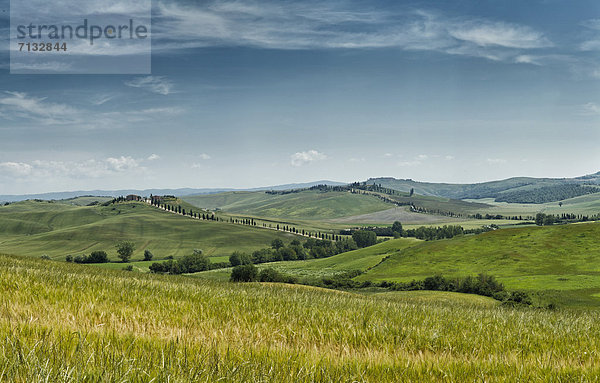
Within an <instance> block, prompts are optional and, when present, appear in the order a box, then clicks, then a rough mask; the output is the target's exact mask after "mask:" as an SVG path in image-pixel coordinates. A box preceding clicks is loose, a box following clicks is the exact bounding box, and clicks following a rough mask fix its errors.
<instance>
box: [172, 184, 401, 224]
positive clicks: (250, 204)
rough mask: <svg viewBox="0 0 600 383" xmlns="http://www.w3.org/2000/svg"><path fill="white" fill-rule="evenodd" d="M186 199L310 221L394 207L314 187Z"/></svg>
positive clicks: (228, 209)
mask: <svg viewBox="0 0 600 383" xmlns="http://www.w3.org/2000/svg"><path fill="white" fill-rule="evenodd" d="M183 200H184V201H186V202H188V203H190V204H191V205H194V206H196V207H199V208H205V209H221V210H223V211H226V212H227V213H231V214H241V215H250V216H256V217H266V218H280V219H306V220H323V219H333V218H340V217H348V216H353V215H359V214H367V213H373V212H377V211H382V210H386V209H390V208H391V207H393V205H391V204H388V203H385V202H383V201H382V200H380V199H379V198H377V197H374V196H367V195H360V194H352V193H349V192H320V191H312V190H306V191H301V192H297V193H289V194H268V193H265V192H229V193H220V194H211V195H198V196H189V197H183Z"/></svg>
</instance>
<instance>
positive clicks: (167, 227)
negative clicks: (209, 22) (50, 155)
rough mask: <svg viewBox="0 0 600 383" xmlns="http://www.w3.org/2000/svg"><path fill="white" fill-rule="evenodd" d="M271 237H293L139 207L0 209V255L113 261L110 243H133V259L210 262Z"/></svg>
mask: <svg viewBox="0 0 600 383" xmlns="http://www.w3.org/2000/svg"><path fill="white" fill-rule="evenodd" d="M275 238H281V239H283V240H284V241H286V242H289V241H291V240H292V239H293V238H294V236H292V235H290V234H284V233H281V232H276V231H271V230H265V229H259V228H253V227H249V226H241V225H232V224H228V223H223V222H201V221H198V220H192V219H190V218H186V217H182V216H177V215H174V214H171V213H167V212H164V211H161V210H159V209H156V208H153V207H150V206H148V205H146V204H143V203H125V204H118V205H115V206H112V205H111V206H108V207H103V206H94V207H78V206H68V205H65V204H62V203H49V202H33V201H28V202H22V203H15V204H11V205H10V206H5V207H2V208H0V251H2V252H5V253H9V254H16V255H28V256H34V257H40V256H41V255H43V254H47V255H49V256H50V257H52V258H54V259H65V257H66V256H67V255H69V254H71V255H78V254H89V253H90V252H91V251H94V250H105V251H107V252H108V254H109V257H110V258H111V259H113V260H116V259H117V258H116V249H115V243H116V242H118V241H121V240H130V241H133V242H134V243H136V245H137V249H136V252H135V253H134V255H133V259H132V260H134V261H136V260H141V259H143V253H144V250H145V249H149V250H151V251H152V253H153V254H154V255H155V257H156V258H157V259H162V258H165V257H167V256H173V257H175V258H177V257H180V256H183V255H186V254H190V253H191V252H192V251H193V250H194V249H202V250H203V251H204V253H205V254H206V255H208V256H210V257H215V261H218V260H222V259H224V258H223V257H228V256H229V255H230V254H231V253H232V252H234V251H236V250H241V251H254V250H257V249H261V248H264V247H267V246H269V244H270V243H271V241H272V240H273V239H275Z"/></svg>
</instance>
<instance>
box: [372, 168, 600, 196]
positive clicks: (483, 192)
mask: <svg viewBox="0 0 600 383" xmlns="http://www.w3.org/2000/svg"><path fill="white" fill-rule="evenodd" d="M366 182H367V184H370V185H372V184H377V185H381V186H382V187H386V188H390V189H394V190H399V191H403V192H409V191H410V190H411V189H414V192H415V193H416V194H421V195H425V196H435V197H444V198H452V199H480V198H496V199H498V200H499V201H508V200H507V199H506V198H504V199H502V198H501V197H502V196H503V195H504V194H505V193H511V194H510V196H511V198H512V199H514V200H515V202H517V201H518V200H519V199H520V198H521V197H520V195H519V193H520V192H523V193H525V192H527V195H526V197H524V198H526V200H527V201H532V202H531V203H542V202H552V201H559V200H561V199H566V198H572V197H574V196H576V195H583V194H586V193H587V192H588V191H589V190H585V189H584V188H581V189H580V190H579V191H581V194H574V190H575V189H574V188H569V192H564V190H565V189H564V188H563V187H564V186H565V185H573V186H574V185H600V172H598V173H595V174H590V175H587V176H582V177H576V178H532V177H515V178H509V179H506V180H500V181H490V182H483V183H475V184H450V183H431V182H419V181H414V180H412V179H396V178H389V177H386V178H369V179H368V180H367V181H366ZM541 188H545V189H542V190H540V193H543V194H544V195H545V196H546V197H539V198H538V197H536V196H535V195H532V193H531V192H532V191H533V190H538V189H541ZM552 188H556V189H555V190H553V189H552ZM561 190H562V192H561ZM533 194H535V193H533ZM548 196H551V197H550V198H548ZM555 198H558V199H555ZM533 201H535V202H533ZM511 202H512V201H511Z"/></svg>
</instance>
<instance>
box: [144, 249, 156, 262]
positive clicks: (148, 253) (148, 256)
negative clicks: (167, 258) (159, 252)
mask: <svg viewBox="0 0 600 383" xmlns="http://www.w3.org/2000/svg"><path fill="white" fill-rule="evenodd" d="M153 257H154V254H152V252H151V251H150V250H148V249H146V250H144V261H151V260H152V258H153Z"/></svg>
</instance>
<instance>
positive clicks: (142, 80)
mask: <svg viewBox="0 0 600 383" xmlns="http://www.w3.org/2000/svg"><path fill="white" fill-rule="evenodd" d="M125 85H127V86H130V87H132V88H141V89H145V90H148V91H150V92H152V93H156V94H162V95H163V96H168V95H169V94H171V93H173V84H172V83H171V82H170V81H169V80H167V79H166V78H165V77H161V76H147V77H137V78H134V79H133V80H131V81H126V82H125Z"/></svg>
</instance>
